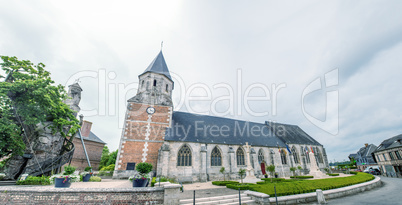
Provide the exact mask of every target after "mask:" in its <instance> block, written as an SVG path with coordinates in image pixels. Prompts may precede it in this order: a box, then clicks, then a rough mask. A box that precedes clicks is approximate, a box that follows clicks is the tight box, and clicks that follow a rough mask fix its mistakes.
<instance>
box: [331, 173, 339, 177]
mask: <svg viewBox="0 0 402 205" xmlns="http://www.w3.org/2000/svg"><path fill="white" fill-rule="evenodd" d="M328 176H332V177H334V176H339V174H328Z"/></svg>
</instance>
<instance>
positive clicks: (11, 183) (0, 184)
mask: <svg viewBox="0 0 402 205" xmlns="http://www.w3.org/2000/svg"><path fill="white" fill-rule="evenodd" d="M16 182H17V181H0V186H14V185H16Z"/></svg>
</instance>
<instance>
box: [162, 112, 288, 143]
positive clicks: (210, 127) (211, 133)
mask: <svg viewBox="0 0 402 205" xmlns="http://www.w3.org/2000/svg"><path fill="white" fill-rule="evenodd" d="M165 140H166V141H181V142H196V143H215V144H228V145H245V144H246V142H248V144H249V145H253V146H270V147H276V146H279V147H285V144H284V142H283V141H282V140H280V139H279V138H278V137H277V136H276V135H275V134H274V133H273V132H272V131H271V130H270V129H269V127H268V126H267V125H265V124H263V123H255V122H248V121H241V120H235V119H229V118H223V117H214V116H208V115H198V114H192V113H187V112H178V111H175V112H173V116H172V127H171V128H168V129H167V130H166V134H165Z"/></svg>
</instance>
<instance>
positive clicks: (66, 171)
mask: <svg viewBox="0 0 402 205" xmlns="http://www.w3.org/2000/svg"><path fill="white" fill-rule="evenodd" d="M75 169H77V168H76V167H73V166H65V167H64V173H63V175H71V174H73V173H74V172H75Z"/></svg>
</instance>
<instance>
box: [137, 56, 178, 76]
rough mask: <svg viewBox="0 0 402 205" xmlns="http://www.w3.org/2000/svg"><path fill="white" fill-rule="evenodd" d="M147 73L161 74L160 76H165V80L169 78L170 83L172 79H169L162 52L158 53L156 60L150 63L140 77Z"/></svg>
mask: <svg viewBox="0 0 402 205" xmlns="http://www.w3.org/2000/svg"><path fill="white" fill-rule="evenodd" d="M148 72H152V73H159V74H162V75H164V76H166V77H167V78H169V79H170V80H171V81H173V80H172V77H170V72H169V69H168V67H167V65H166V61H165V58H164V57H163V54H162V51H160V52H159V54H158V55H157V56H156V58H155V59H154V60H153V61H152V63H151V64H150V65H149V66H148V68H147V69H146V70H145V71H144V72H143V73H142V74H141V75H143V74H145V73H148ZM141 75H139V76H141Z"/></svg>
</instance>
